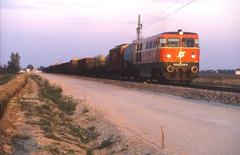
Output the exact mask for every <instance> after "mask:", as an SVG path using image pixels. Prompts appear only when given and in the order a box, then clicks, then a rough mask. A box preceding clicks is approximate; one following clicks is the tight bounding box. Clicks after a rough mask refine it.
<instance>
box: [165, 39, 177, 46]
mask: <svg viewBox="0 0 240 155" xmlns="http://www.w3.org/2000/svg"><path fill="white" fill-rule="evenodd" d="M167 46H168V47H179V46H180V39H178V38H169V39H168V40H167Z"/></svg>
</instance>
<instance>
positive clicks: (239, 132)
mask: <svg viewBox="0 0 240 155" xmlns="http://www.w3.org/2000/svg"><path fill="white" fill-rule="evenodd" d="M40 75H41V76H42V77H44V78H46V79H48V80H50V82H53V83H56V84H58V85H60V86H61V87H62V88H63V90H64V93H65V94H67V95H72V96H73V97H74V98H79V99H83V98H84V94H85V96H86V98H87V103H88V104H90V106H92V107H95V108H97V109H98V110H100V111H101V112H102V113H103V114H104V115H105V116H106V118H108V119H109V120H110V121H111V122H113V123H114V124H116V125H117V126H118V127H119V128H120V129H121V130H122V131H123V132H125V133H126V134H127V133H130V132H131V133H134V134H136V135H137V136H138V137H141V138H142V139H143V141H148V142H151V143H152V144H153V145H155V146H156V147H159V148H160V146H161V132H160V131H161V130H160V128H161V126H163V127H164V132H165V147H166V148H167V149H168V150H173V152H174V151H176V150H178V151H179V154H182V153H184V154H190V155H203V154H204V155H214V154H215V155H226V154H231V155H239V154H240V107H238V106H231V105H224V104H220V103H208V102H203V101H198V100H189V99H183V98H181V97H174V96H171V95H164V94H160V93H155V92H151V91H144V90H138V89H129V88H128V89H127V88H123V87H118V86H113V85H110V84H104V83H101V82H95V81H89V80H86V79H81V78H79V77H76V76H67V75H55V74H44V73H41V74H40ZM177 154H178V153H177Z"/></svg>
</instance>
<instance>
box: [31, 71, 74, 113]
mask: <svg viewBox="0 0 240 155" xmlns="http://www.w3.org/2000/svg"><path fill="white" fill-rule="evenodd" d="M31 77H32V78H33V79H34V80H35V81H36V82H37V83H38V85H39V86H40V90H39V97H40V98H42V99H49V100H51V101H52V102H53V103H55V104H56V105H57V107H58V108H59V109H60V110H62V111H64V112H65V113H66V114H68V115H72V114H73V112H74V111H75V109H76V105H77V104H76V102H74V100H73V99H72V98H71V97H68V96H63V95H62V89H61V87H59V86H57V85H52V84H50V83H49V82H48V81H47V80H43V79H41V77H39V76H37V75H32V76H31Z"/></svg>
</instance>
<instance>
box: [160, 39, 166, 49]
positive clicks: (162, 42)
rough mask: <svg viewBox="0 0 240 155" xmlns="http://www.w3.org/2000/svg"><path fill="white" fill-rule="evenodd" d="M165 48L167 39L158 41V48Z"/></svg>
mask: <svg viewBox="0 0 240 155" xmlns="http://www.w3.org/2000/svg"><path fill="white" fill-rule="evenodd" d="M166 46H167V39H165V38H161V39H160V47H166Z"/></svg>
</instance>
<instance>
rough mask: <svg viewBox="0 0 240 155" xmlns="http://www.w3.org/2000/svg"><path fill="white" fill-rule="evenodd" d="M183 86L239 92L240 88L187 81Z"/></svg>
mask: <svg viewBox="0 0 240 155" xmlns="http://www.w3.org/2000/svg"><path fill="white" fill-rule="evenodd" d="M184 87H190V88H196V89H207V90H214V91H225V92H232V93H240V88H237V87H226V86H215V85H205V84H195V83H189V84H188V85H186V86H184Z"/></svg>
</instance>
